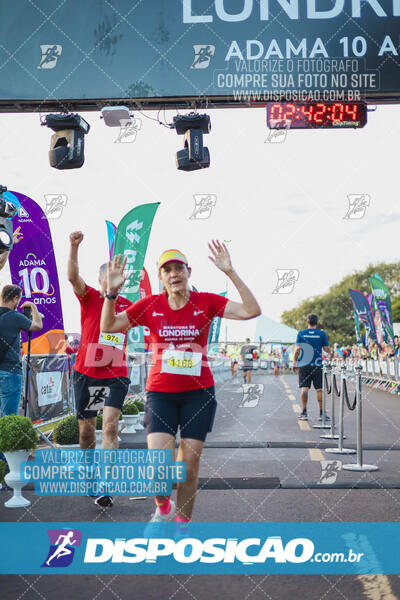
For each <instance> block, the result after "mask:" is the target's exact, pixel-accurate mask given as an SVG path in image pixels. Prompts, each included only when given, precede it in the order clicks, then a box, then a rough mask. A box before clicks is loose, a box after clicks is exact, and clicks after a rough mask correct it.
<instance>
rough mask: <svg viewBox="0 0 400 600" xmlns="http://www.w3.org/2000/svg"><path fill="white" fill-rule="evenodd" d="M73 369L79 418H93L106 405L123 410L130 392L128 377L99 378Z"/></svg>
mask: <svg viewBox="0 0 400 600" xmlns="http://www.w3.org/2000/svg"><path fill="white" fill-rule="evenodd" d="M72 371H73V376H72V377H73V386H74V393H75V406H76V416H77V418H78V419H91V418H92V417H95V416H96V415H97V411H99V410H101V409H102V408H103V407H104V406H114V407H115V408H119V409H120V410H121V408H122V405H123V403H124V400H125V397H126V395H127V393H128V388H129V384H130V380H129V378H128V377H113V378H111V379H97V378H95V377H89V376H88V375H83V373H78V372H77V371H75V369H72Z"/></svg>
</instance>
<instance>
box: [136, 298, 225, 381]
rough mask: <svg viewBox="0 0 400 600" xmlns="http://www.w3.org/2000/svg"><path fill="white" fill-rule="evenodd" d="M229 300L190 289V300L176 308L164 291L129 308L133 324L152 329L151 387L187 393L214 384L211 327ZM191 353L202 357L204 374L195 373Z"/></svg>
mask: <svg viewBox="0 0 400 600" xmlns="http://www.w3.org/2000/svg"><path fill="white" fill-rule="evenodd" d="M227 302H228V299H227V298H224V297H223V296H219V295H218V294H208V293H206V292H190V298H189V301H188V303H187V304H185V306H184V307H183V308H180V309H179V310H172V308H171V307H170V306H169V304H168V300H167V295H166V293H164V294H158V295H153V296H147V297H146V298H142V299H141V300H139V301H138V302H135V304H132V306H130V308H128V310H127V311H126V314H127V316H128V319H129V321H130V323H131V325H132V326H133V327H136V326H137V325H146V326H147V327H148V328H149V329H150V336H149V337H150V343H151V348H152V351H153V365H152V367H151V370H150V374H149V377H148V379H147V385H146V389H147V390H149V391H154V392H185V391H190V390H197V389H199V388H206V387H211V386H212V385H214V378H213V376H212V373H211V370H210V367H209V364H208V360H207V341H208V330H209V329H210V325H211V323H212V320H213V318H214V317H222V316H223V314H224V310H225V306H226V304H227ZM163 352H166V354H164V355H163ZM183 353H185V354H183ZM191 353H195V354H194V355H195V356H196V357H200V358H201V360H200V361H198V358H196V360H197V361H198V363H197V364H198V368H200V367H201V368H200V374H193V373H194V371H195V368H194V367H191V366H189V365H191V363H192V362H195V361H191V360H190V356H191ZM200 353H201V354H200ZM167 355H168V357H169V358H168V357H167ZM201 355H202V356H201ZM171 361H172V363H171ZM200 363H201V364H200ZM171 364H172V365H173V366H172V367H171V366H169V365H171ZM165 369H169V370H170V371H172V372H166V371H165ZM185 371H186V372H189V373H191V374H189V375H186V374H184V373H185Z"/></svg>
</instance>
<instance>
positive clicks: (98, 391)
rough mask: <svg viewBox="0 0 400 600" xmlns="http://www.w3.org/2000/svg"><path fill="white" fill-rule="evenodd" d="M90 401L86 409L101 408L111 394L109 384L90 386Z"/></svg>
mask: <svg viewBox="0 0 400 600" xmlns="http://www.w3.org/2000/svg"><path fill="white" fill-rule="evenodd" d="M88 389H89V394H90V398H89V402H88V403H87V405H86V408H85V410H101V409H102V408H103V406H104V402H105V401H106V400H107V398H108V396H109V395H110V388H109V387H108V386H104V387H101V386H99V385H98V386H94V385H92V386H89V388H88Z"/></svg>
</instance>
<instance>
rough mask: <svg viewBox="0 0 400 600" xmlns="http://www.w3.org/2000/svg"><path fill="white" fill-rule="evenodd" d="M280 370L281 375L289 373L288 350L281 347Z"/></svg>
mask: <svg viewBox="0 0 400 600" xmlns="http://www.w3.org/2000/svg"><path fill="white" fill-rule="evenodd" d="M282 369H283V373H286V372H289V371H290V369H289V349H288V348H287V347H286V346H282Z"/></svg>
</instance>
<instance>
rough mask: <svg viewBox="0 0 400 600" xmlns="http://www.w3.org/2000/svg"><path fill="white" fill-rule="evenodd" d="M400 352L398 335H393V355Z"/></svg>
mask: <svg viewBox="0 0 400 600" xmlns="http://www.w3.org/2000/svg"><path fill="white" fill-rule="evenodd" d="M399 352H400V339H399V336H398V335H395V336H394V355H395V356H398V355H399Z"/></svg>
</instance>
